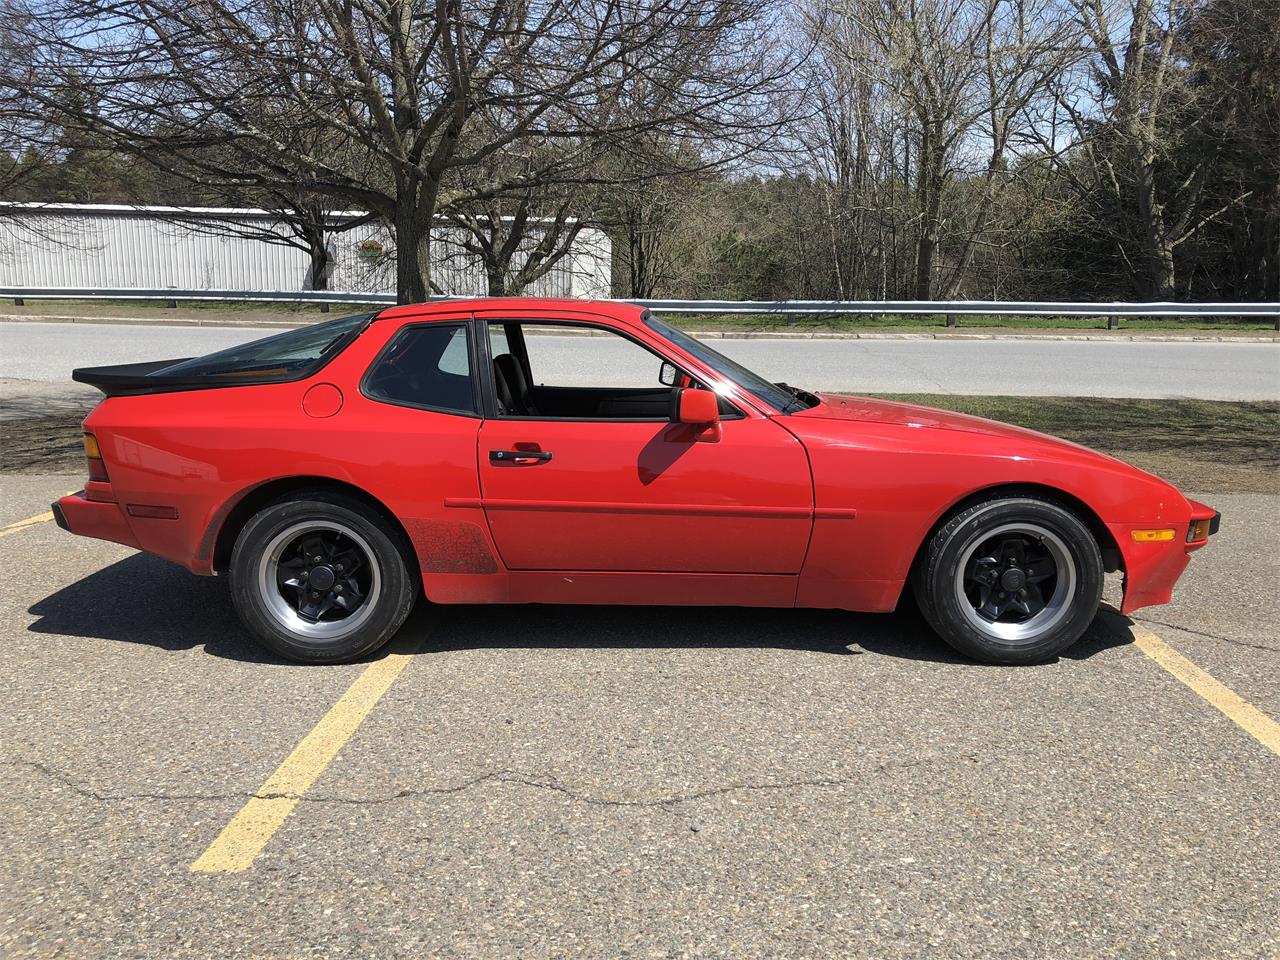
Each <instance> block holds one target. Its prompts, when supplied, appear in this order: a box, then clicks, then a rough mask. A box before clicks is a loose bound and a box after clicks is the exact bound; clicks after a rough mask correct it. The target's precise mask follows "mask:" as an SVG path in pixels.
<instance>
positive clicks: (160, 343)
mask: <svg viewBox="0 0 1280 960" xmlns="http://www.w3.org/2000/svg"><path fill="white" fill-rule="evenodd" d="M269 332H271V331H267V330H263V329H261V328H258V329H236V328H226V327H222V328H219V327H198V328H193V327H159V326H140V325H133V326H130V325H107V324H58V323H47V324H46V323H9V324H0V379H4V378H12V379H18V380H28V381H43V382H46V383H48V382H52V383H62V382H65V381H67V379H68V378H69V376H70V373H71V370H72V368H73V367H77V366H88V365H98V364H112V363H127V362H131V361H137V360H153V359H154V360H159V359H165V358H169V357H182V356H191V355H194V354H200V353H207V352H209V351H212V350H217V349H220V348H222V347H227V346H231V345H233V344H236V343H242V342H244V341H246V340H252V339H256V338H258V337H262V336H266V335H267V334H268V333H269ZM548 339H551V340H554V341H555V342H554V346H552V347H550V349H548V350H545V351H543V352H544V353H546V354H548V355H551V356H554V357H555V358H556V364H557V369H556V370H555V372H554V374H553V375H552V376H549V377H548V378H547V380H548V382H553V377H554V382H560V383H565V384H569V383H578V384H585V383H592V382H598V379H599V377H598V373H596V371H598V370H599V369H600V364H599V363H598V362H597V356H596V354H595V353H593V351H599V350H600V349H602V347H601V340H600V339H598V338H595V339H589V338H581V337H555V338H548ZM712 345H713V346H714V347H715V348H716V349H718V350H720V351H722V352H723V353H725V354H727V355H729V356H731V357H733V358H734V359H735V360H738V361H740V362H742V363H744V364H746V365H747V366H748V367H751V368H753V369H755V370H758V371H759V372H760V373H762V374H764V375H766V376H768V377H770V378H771V379H774V380H785V381H787V382H789V383H794V384H796V385H799V386H804V387H807V388H809V389H811V390H845V391H854V392H865V393H878V392H907V393H910V392H914V393H964V394H1012V395H1024V396H1028V395H1029V396H1097V397H1194V398H1198V399H1210V400H1277V399H1280V344H1277V343H1217V342H1204V343H1198V342H1189V343H1160V342H1157V343H1142V342H1131V341H1125V342H1119V343H1106V342H1099V341H1087V340H1076V341H1072V340H956V341H943V340H933V339H927V340H715V341H712Z"/></svg>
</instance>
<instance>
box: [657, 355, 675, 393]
mask: <svg viewBox="0 0 1280 960" xmlns="http://www.w3.org/2000/svg"><path fill="white" fill-rule="evenodd" d="M679 376H680V371H679V370H678V369H676V365H675V364H674V363H671V362H670V361H669V360H663V361H662V366H661V367H659V368H658V382H659V383H660V384H662V385H663V386H664V387H674V386H675V385H676V379H677V378H678V377H679Z"/></svg>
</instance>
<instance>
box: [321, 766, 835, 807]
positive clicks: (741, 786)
mask: <svg viewBox="0 0 1280 960" xmlns="http://www.w3.org/2000/svg"><path fill="white" fill-rule="evenodd" d="M855 779H856V778H853V777H819V778H811V779H800V780H781V781H775V782H766V783H750V782H735V783H727V784H721V785H719V786H714V787H707V788H704V789H702V790H694V791H690V792H688V793H677V794H671V795H670V796H665V797H653V798H649V799H645V798H635V799H627V798H617V797H605V796H599V795H597V794H592V793H588V792H585V791H582V790H576V789H574V788H573V787H569V786H566V785H565V784H563V783H560V782H559V781H556V780H551V779H538V778H534V777H531V776H528V775H524V774H518V773H515V772H512V771H499V772H496V773H487V774H484V775H482V776H479V777H474V778H472V779H470V780H467V781H464V782H463V783H459V784H454V785H452V786H448V787H405V788H402V789H400V790H397V791H395V792H394V793H390V794H385V795H383V796H377V797H340V796H309V797H303V798H302V800H303V801H304V802H306V803H345V804H354V805H362V804H372V805H376V804H383V803H392V802H394V801H396V800H404V799H408V798H410V797H418V796H439V795H441V794H449V793H461V792H463V791H465V790H470V789H471V788H473V787H477V786H480V785H482V784H485V783H502V784H509V785H512V786H522V787H528V788H530V789H533V790H546V791H551V792H554V793H559V794H562V795H564V796H566V797H568V798H569V799H571V800H573V801H575V802H578V803H585V804H590V805H592V806H599V807H635V808H648V809H654V808H662V807H672V806H676V805H677V804H682V803H690V802H693V801H696V800H705V799H709V798H711V797H718V796H723V795H725V794H729V793H739V792H744V793H746V792H757V791H779V790H795V789H801V788H804V787H817V788H823V787H842V786H848V785H850V784H852V783H853V782H855Z"/></svg>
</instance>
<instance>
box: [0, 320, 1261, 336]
mask: <svg viewBox="0 0 1280 960" xmlns="http://www.w3.org/2000/svg"><path fill="white" fill-rule="evenodd" d="M320 316H323V315H320ZM318 322H320V321H319V320H318V319H308V320H279V319H275V320H227V319H209V320H205V319H203V318H200V317H80V316H73V315H64V314H12V313H0V323H87V324H100V325H110V324H121V325H126V326H148V325H153V326H161V327H230V328H236V327H249V328H255V327H262V328H276V329H279V328H291V327H305V326H308V325H310V324H312V323H318ZM543 332H544V333H545V334H548V335H554V336H566V337H581V336H596V335H597V334H592V333H582V332H577V331H574V332H568V331H565V330H553V329H552V328H548V329H546V330H545V331H543ZM685 332H686V333H688V334H689V335H690V336H693V337H697V338H698V339H699V340H1055V341H1058V340H1089V341H1120V342H1126V343H1280V333H1275V334H1263V335H1260V336H1259V335H1254V334H1243V335H1240V336H1230V335H1224V334H1217V333H1208V332H1204V333H1198V332H1189V333H1185V334H1173V333H1154V334H1143V333H1125V332H1124V331H1117V332H1115V333H1095V332H1092V331H1088V332H1085V331H1082V332H1080V333H1073V332H1070V331H1053V330H1050V331H1047V332H1045V333H1035V332H1033V331H1027V330H1010V331H1009V332H1008V333H1005V332H984V333H964V332H963V331H959V330H952V331H938V332H932V331H921V332H914V331H912V332H901V333H896V332H884V333H881V332H876V331H871V330H868V331H865V332H862V331H854V332H846V331H836V330H831V331H825V330H812V331H799V330H687V331H685Z"/></svg>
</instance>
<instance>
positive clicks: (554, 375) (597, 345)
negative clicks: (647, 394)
mask: <svg viewBox="0 0 1280 960" xmlns="http://www.w3.org/2000/svg"><path fill="white" fill-rule="evenodd" d="M562 329H563V330H564V331H565V332H570V333H576V332H577V330H575V329H574V328H562ZM521 330H522V332H523V333H524V343H525V349H526V350H527V351H528V354H529V372H530V373H531V374H532V379H533V385H534V386H543V387H616V388H621V389H639V388H647V389H650V390H663V389H670V387H667V386H665V385H664V384H663V383H662V380H661V375H662V360H661V358H659V357H658V356H656V355H654V354H653V353H650V352H649V351H648V350H646V349H645V348H644V347H642V346H640V344H638V343H636V342H635V341H633V340H629V339H627V338H626V337H624V336H622V335H621V334H617V333H614V332H613V331H611V330H606V329H604V328H601V327H597V328H594V329H593V330H592V331H591V333H592V335H591V336H563V335H560V336H557V335H556V333H557V331H555V330H553V329H551V328H548V327H542V328H539V327H537V326H535V325H532V324H525V325H523V326H522V328H521ZM495 349H496V348H495Z"/></svg>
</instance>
